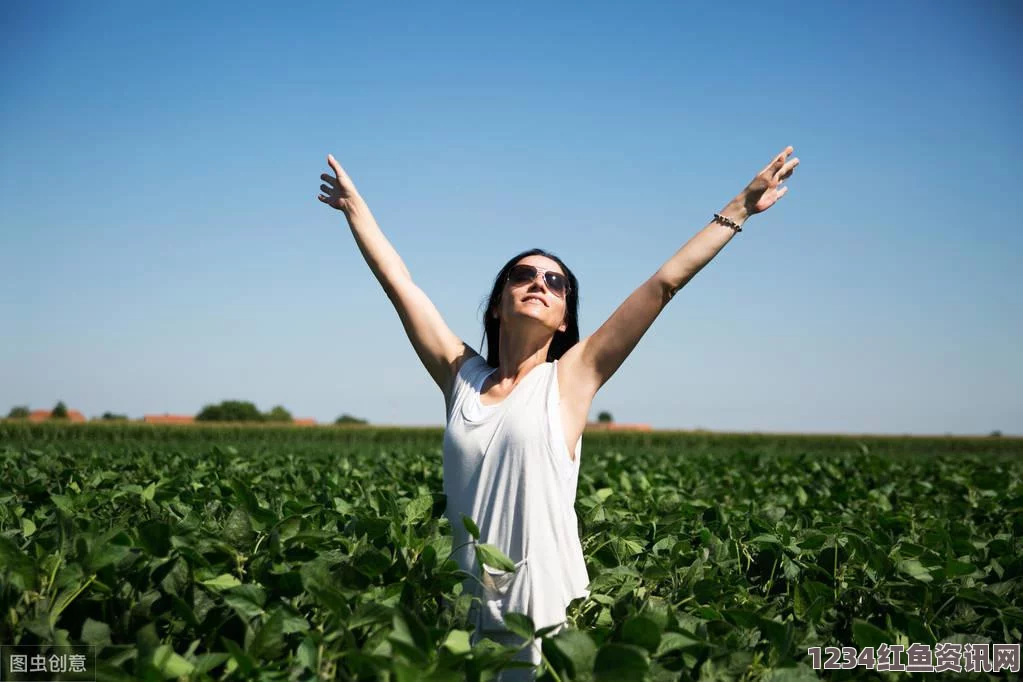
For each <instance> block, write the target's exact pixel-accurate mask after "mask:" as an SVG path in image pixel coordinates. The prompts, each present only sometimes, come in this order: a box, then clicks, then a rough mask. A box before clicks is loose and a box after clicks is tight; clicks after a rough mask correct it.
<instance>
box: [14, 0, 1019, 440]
mask: <svg viewBox="0 0 1023 682" xmlns="http://www.w3.org/2000/svg"><path fill="white" fill-rule="evenodd" d="M0 21H2V26H0V28H2V31H3V36H4V40H3V41H2V42H0V88H2V91H3V95H2V96H0V199H2V201H0V325H2V333H0V412H2V413H3V414H6V412H7V411H8V410H9V409H10V408H11V407H12V406H15V405H22V404H27V405H29V406H30V407H32V408H33V409H38V408H50V407H52V406H53V405H54V404H55V403H56V402H57V401H58V400H64V401H65V402H66V403H67V405H68V406H69V407H70V408H74V409H79V410H81V411H82V412H83V413H85V414H86V415H87V416H90V417H92V416H98V415H100V414H102V413H103V412H105V411H108V410H109V411H114V412H122V413H126V414H128V415H129V416H131V417H141V416H142V415H143V414H145V413H163V412H170V413H188V414H195V413H196V412H198V411H199V410H200V409H201V408H202V406H203V405H205V404H208V403H214V402H219V401H221V400H225V399H245V400H252V401H254V402H255V403H256V404H257V406H258V407H259V408H260V409H262V410H268V409H270V408H271V407H272V406H273V405H275V404H283V405H284V406H285V407H287V408H288V409H289V410H291V411H292V413H293V414H294V415H295V416H298V417H315V418H316V419H318V420H321V421H326V420H332V419H334V418H336V417H337V416H338V415H340V414H342V413H349V414H353V415H356V416H359V417H363V418H366V419H368V420H370V421H371V422H374V423H379V424H407V425H426V424H433V425H438V426H439V425H441V424H443V421H444V401H443V398H442V396H441V393H440V391H439V390H438V389H437V387H436V386H435V385H434V384H433V382H432V380H431V379H430V377H429V375H428V374H427V372H426V370H425V369H424V368H423V367H422V365H421V364H420V362H419V359H418V357H417V356H416V354H415V351H414V350H413V349H412V346H411V344H410V343H409V341H408V339H407V338H406V336H405V333H404V330H403V329H402V326H401V322H400V320H399V318H398V316H397V314H396V313H395V311H394V309H393V308H392V307H391V304H390V302H389V301H388V299H387V297H386V296H385V294H384V292H383V291H382V290H381V288H380V287H379V285H378V284H377V282H376V280H375V279H374V277H373V275H372V273H371V272H370V270H369V267H368V266H367V265H366V263H365V261H364V260H363V258H362V256H361V254H360V253H359V250H358V248H357V246H356V244H355V241H354V239H353V237H352V234H351V231H350V229H349V228H348V225H347V223H346V222H345V220H344V217H343V215H342V214H340V213H338V212H336V211H334V210H332V209H329V208H328V207H326V206H325V205H323V204H321V203H320V202H319V201H317V200H316V195H317V194H318V193H319V184H320V180H319V174H320V173H321V172H324V171H326V170H327V166H326V161H325V156H326V154H327V153H328V152H331V153H333V154H334V155H335V156H336V157H337V158H338V159H339V160H340V162H341V163H342V165H343V166H344V167H345V169H346V170H347V171H348V172H349V174H350V175H351V176H352V178H353V180H354V181H355V183H356V185H357V187H358V188H359V190H360V192H361V193H362V194H363V196H364V197H365V198H366V200H367V202H368V203H369V205H370V206H371V208H372V210H373V211H374V213H375V215H376V217H377V219H378V221H379V223H380V226H381V228H382V229H383V231H384V233H385V234H386V235H387V237H388V238H389V239H390V240H391V243H392V244H394V246H395V248H396V249H397V250H398V252H399V253H400V254H401V255H402V257H403V258H404V260H405V263H406V264H407V266H408V268H409V270H410V271H411V273H412V275H413V277H414V279H415V280H416V282H417V283H418V284H419V286H420V287H421V288H422V289H423V290H424V291H425V292H426V293H427V294H428V295H429V296H430V298H431V300H432V301H433V302H434V304H435V305H436V306H437V308H438V309H439V310H440V312H441V314H442V315H443V316H444V318H445V320H446V321H447V323H448V325H449V326H450V327H451V329H452V330H453V331H454V332H455V333H456V334H457V335H458V336H460V337H461V338H462V339H464V340H465V341H467V342H468V343H469V344H470V345H472V346H473V347H475V348H477V350H481V349H480V347H479V345H480V341H481V337H482V319H483V318H482V314H481V309H480V307H481V303H482V301H483V300H484V298H485V296H486V295H487V293H488V292H489V289H490V286H491V284H492V282H493V278H494V276H495V275H496V273H497V271H498V269H499V268H500V267H501V265H502V264H503V263H504V262H505V260H506V259H508V258H510V257H511V256H512V255H514V254H515V253H518V252H519V251H521V250H524V249H528V248H532V247H535V246H539V247H541V248H545V249H547V250H550V251H552V252H554V253H556V254H558V255H559V256H560V257H561V258H563V259H564V260H565V261H566V263H567V264H568V266H569V267H570V268H572V269H573V271H574V272H575V273H576V275H577V276H578V278H579V281H580V290H581V291H580V294H581V299H580V311H579V312H580V332H581V334H582V335H583V336H586V335H588V334H591V333H593V332H594V331H595V330H596V329H597V328H598V327H599V326H600V325H601V324H602V323H603V322H604V320H606V319H607V317H608V316H609V315H610V314H611V313H612V312H613V311H614V310H615V308H617V307H618V305H619V304H620V303H621V302H622V301H623V300H625V298H626V297H627V296H628V295H629V294H630V293H631V292H632V291H633V290H634V289H635V288H636V287H637V286H639V285H640V284H641V283H642V282H643V281H644V280H646V279H647V278H648V277H649V276H650V275H652V274H653V273H654V272H655V271H656V270H657V269H658V268H659V267H660V266H661V265H662V264H663V263H664V262H665V261H666V260H668V259H669V258H670V257H671V256H672V255H673V254H674V253H675V252H676V251H677V250H678V249H679V248H680V247H681V246H682V245H683V244H684V243H685V242H686V241H687V240H688V239H689V238H690V237H691V236H692V235H693V234H695V233H696V232H697V231H699V230H700V229H701V228H702V227H703V226H704V225H705V224H706V222H707V221H708V220H709V219H710V217H711V214H712V213H713V212H715V211H717V210H719V209H720V208H721V207H722V206H723V205H724V203H725V202H727V201H728V200H729V199H730V198H731V197H733V196H734V195H735V194H736V193H737V192H739V191H740V190H741V189H742V188H743V187H744V186H745V184H746V183H747V182H748V181H749V180H750V179H751V178H752V176H753V175H754V174H755V173H756V172H757V171H758V170H759V169H760V168H761V167H763V165H764V164H765V163H767V161H769V160H770V158H771V156H772V155H773V154H775V153H777V152H778V151H779V150H780V149H782V148H783V147H784V146H785V145H789V144H791V145H793V146H794V147H795V156H798V157H799V159H800V166H799V169H798V170H797V171H796V173H795V175H794V176H793V177H792V178H791V179H790V180H789V182H788V184H789V186H790V189H789V192H788V194H787V195H786V196H785V197H784V198H783V199H782V200H781V202H780V203H779V204H778V205H776V206H775V207H773V208H772V209H770V210H769V211H768V212H766V213H764V214H762V215H759V216H755V217H754V218H752V219H751V220H750V221H749V222H748V223H747V226H746V227H745V228H744V230H743V232H742V233H741V234H739V235H737V236H736V237H735V238H733V239H732V241H731V242H730V243H729V244H728V245H727V246H726V247H725V248H724V250H723V251H722V252H721V253H720V254H719V255H718V256H717V258H715V259H714V260H713V261H712V262H711V263H710V264H708V265H707V267H706V268H704V269H703V270H702V271H701V272H700V273H699V274H698V275H697V276H696V277H695V279H693V280H692V281H691V282H690V283H689V284H688V285H687V286H686V287H685V288H684V289H683V290H682V291H681V292H679V294H678V295H677V296H676V297H675V298H674V300H673V301H672V302H671V303H670V305H669V306H668V307H667V308H666V309H665V310H664V312H662V313H661V315H660V317H659V318H658V319H657V320H656V321H655V323H654V324H653V326H652V327H651V328H650V329H649V330H648V331H647V333H646V335H645V336H644V337H643V339H642V340H641V341H640V343H639V345H638V346H637V348H636V350H635V351H633V353H632V355H631V356H630V357H629V358H628V359H627V360H626V361H625V364H624V365H622V367H621V368H620V369H619V370H618V372H617V374H616V375H615V376H614V377H613V378H612V379H611V381H610V382H608V384H606V385H605V386H604V387H603V389H602V390H601V391H600V393H598V395H597V396H596V399H595V400H594V403H593V407H592V411H591V415H590V417H591V419H595V418H596V415H597V413H598V412H599V411H602V410H608V411H610V412H611V413H612V414H613V415H614V418H615V420H616V421H619V422H646V423H649V424H652V425H653V426H654V427H656V428H694V427H703V428H708V429H718V430H743V431H746V430H761V431H806V432H847V433H935V434H941V433H946V432H951V433H964V434H965V433H981V434H986V433H988V432H989V431H991V430H994V429H1000V430H1001V431H1002V432H1003V433H1006V434H1011V433H1015V434H1020V433H1023V397H1021V396H1023V391H1021V390H1020V387H1021V386H1023V359H1021V356H1020V350H1019V349H1020V347H1021V343H1020V342H1021V340H1023V314H1021V312H1023V310H1021V306H1020V303H1019V295H1020V292H1021V290H1023V268H1021V264H1023V258H1021V256H1023V235H1021V226H1020V222H1019V218H1018V197H1019V194H1020V180H1021V179H1023V173H1021V170H1023V162H1021V158H1023V142H1021V135H1020V121H1021V120H1023V97H1021V81H1020V77H1019V76H1020V70H1019V69H1020V64H1023V58H1021V57H1023V55H1021V48H1020V47H1019V45H1020V43H1019V41H1018V36H1019V33H1020V29H1021V27H1023V10H1021V9H1020V4H1019V3H1017V2H989V1H985V2H980V3H965V2H899V3H888V2H856V3H810V2H804V3H780V4H779V3H762V2H757V3H748V4H742V5H735V6H731V7H717V6H715V7H714V8H711V7H710V5H709V4H708V3H696V4H686V3H663V4H662V3H652V4H634V3H614V4H611V3H607V4H603V3H596V2H589V3H579V4H577V5H574V6H572V7H567V6H561V7H556V8H552V7H550V6H548V4H547V3H535V4H526V3H500V4H494V3H487V4H486V6H482V5H475V4H469V3H429V4H425V5H424V4H421V3H415V4H414V3H389V4H388V6H386V7H384V6H382V4H379V3H345V4H342V3H336V2H330V3H327V2H324V3H321V4H315V3H302V4H300V5H294V6H290V5H286V4H283V3H268V2H267V3H239V4H235V5H230V6H229V5H228V4H226V3H198V2H194V3H137V2H124V3H111V2H98V3H80V2H67V3H42V2H40V3H35V2H22V1H19V2H5V3H3V4H2V5H0ZM1014 122H1015V123H1014Z"/></svg>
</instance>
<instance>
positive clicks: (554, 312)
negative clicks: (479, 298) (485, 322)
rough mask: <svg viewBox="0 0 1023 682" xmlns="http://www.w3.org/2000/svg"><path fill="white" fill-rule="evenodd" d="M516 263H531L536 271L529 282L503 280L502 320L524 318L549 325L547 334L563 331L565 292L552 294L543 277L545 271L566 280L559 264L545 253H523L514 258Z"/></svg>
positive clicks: (566, 306) (566, 307) (564, 326)
mask: <svg viewBox="0 0 1023 682" xmlns="http://www.w3.org/2000/svg"><path fill="white" fill-rule="evenodd" d="M516 265H532V266H533V267H535V268H537V269H538V270H539V272H538V273H537V274H536V276H535V277H534V278H533V279H532V280H531V281H529V282H522V283H515V282H512V281H510V280H508V279H506V280H505V284H504V291H503V292H502V296H501V315H502V319H503V320H509V319H511V318H512V317H528V318H532V319H535V320H538V321H540V322H542V323H543V324H544V325H545V326H547V327H549V328H550V330H551V333H553V332H555V331H565V329H566V328H567V326H566V325H565V324H564V319H565V311H566V310H567V309H568V301H567V296H568V292H567V291H565V292H563V293H562V294H560V295H559V294H555V293H554V292H553V291H551V289H550V286H549V285H548V284H547V281H546V280H545V279H544V276H543V273H545V272H546V271H550V272H556V273H558V274H560V275H561V276H562V277H563V278H564V279H565V281H566V284H567V281H568V277H567V276H566V275H565V273H564V271H563V270H562V269H561V266H560V265H558V263H557V261H555V260H551V259H550V258H547V257H546V256H539V255H534V256H526V257H525V258H523V259H522V260H520V261H518V263H516Z"/></svg>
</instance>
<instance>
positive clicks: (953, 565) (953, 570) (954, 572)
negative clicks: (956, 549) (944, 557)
mask: <svg viewBox="0 0 1023 682" xmlns="http://www.w3.org/2000/svg"><path fill="white" fill-rule="evenodd" d="M976 570H977V567H976V566H974V565H973V564H970V563H966V562H965V561H958V560H956V559H950V560H949V561H948V562H947V563H946V564H945V575H947V576H948V577H950V578H953V577H959V576H963V575H970V574H971V573H973V572H974V571H976Z"/></svg>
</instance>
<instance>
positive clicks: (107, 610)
mask: <svg viewBox="0 0 1023 682" xmlns="http://www.w3.org/2000/svg"><path fill="white" fill-rule="evenodd" d="M440 446H441V431H440V430H439V429H437V430H428V429H423V430H398V429H367V428H351V429H344V428H287V427H258V428H243V427H227V426H225V427H200V426H196V427H174V426H151V425H107V424H85V425H53V424H22V423H13V422H5V423H0V611H2V620H0V645H26V644H33V645H36V644H57V645H65V644H92V645H95V647H96V648H95V650H94V651H95V652H96V656H97V659H98V679H101V680H104V679H107V680H120V679H138V678H144V679H154V680H162V679H169V678H177V677H184V678H186V679H188V678H191V679H227V678H230V679H264V680H288V679H314V678H316V677H317V676H318V675H319V676H321V677H322V678H325V679H342V680H344V679H366V680H370V679H392V680H403V681H404V680H426V679H429V680H462V679H470V680H485V679H489V677H490V676H492V675H493V674H494V672H495V671H496V670H498V669H500V668H501V667H502V666H505V665H507V664H508V661H509V660H510V657H511V654H512V653H513V652H512V651H511V650H505V649H503V648H501V647H500V646H498V645H496V644H492V643H490V642H488V641H484V642H482V643H480V644H478V645H476V646H475V647H470V645H469V642H470V638H469V632H468V630H467V624H466V615H467V612H468V606H469V605H468V603H467V599H466V597H465V596H464V595H463V596H461V597H460V596H459V592H460V590H461V581H462V578H461V576H460V575H458V574H457V573H456V567H455V565H454V562H453V561H449V560H448V556H449V554H450V552H451V549H452V547H451V531H450V528H449V526H448V523H447V520H446V519H445V517H444V516H443V511H444V497H443V495H442V493H441V491H442V481H441V450H440ZM576 509H577V514H578V517H579V521H580V524H581V538H582V541H583V549H584V553H585V555H586V562H587V568H588V573H589V576H590V579H591V583H590V590H591V592H592V594H591V597H590V598H589V599H586V600H577V601H576V602H573V604H572V606H571V608H570V610H569V623H570V626H571V627H570V628H569V629H567V630H566V631H564V632H562V633H560V634H558V635H556V636H551V635H550V634H545V638H544V642H543V651H544V657H545V666H546V667H545V672H544V673H543V676H544V679H549V680H569V679H608V680H633V679H635V680H640V679H651V680H679V679H682V680H695V679H700V680H725V679H749V680H760V679H807V680H810V679H818V678H819V677H820V676H822V674H824V673H827V676H828V677H830V678H831V679H854V678H855V679H862V678H870V677H873V678H875V679H896V676H897V675H902V677H903V678H908V677H914V678H917V679H919V678H921V677H924V678H928V677H931V675H923V676H921V675H920V674H913V673H887V672H886V673H877V672H874V671H867V670H865V669H854V670H829V671H815V670H813V669H812V668H811V667H810V658H809V657H808V655H807V649H808V648H809V647H813V646H838V647H866V646H876V645H879V644H880V643H889V644H899V643H902V644H905V645H908V644H909V643H913V642H922V643H925V644H929V645H931V646H934V645H935V644H936V643H938V642H957V643H968V642H973V643H991V644H994V643H1018V642H1020V640H1021V639H1023V582H1021V581H1023V538H1021V537H1020V536H1021V535H1023V441H1020V440H1012V439H1005V438H977V439H944V438H935V439H921V438H866V437H841V438H839V437H833V438H828V437H810V436H804V437H798V436H791V437H789V436H786V437H768V436H755V435H750V436H740V435H734V436H724V435H686V434H663V433H642V434H619V433H593V434H590V433H587V434H586V436H585V437H584V445H583V455H582V464H581V473H580V480H579V493H578V498H577V503H576ZM519 625H520V627H522V628H526V629H528V628H529V627H530V626H529V624H528V623H526V622H524V621H523V622H521V623H520V624H519ZM939 675H941V676H942V677H944V675H942V674H941V673H936V674H934V675H933V676H934V677H937V676H939ZM1003 675H1004V673H1002V674H1000V675H998V676H992V677H997V678H998V679H1004V677H1003ZM952 677H955V678H956V679H964V678H966V679H987V677H985V676H983V675H981V674H972V675H966V674H954V675H951V676H949V678H950V679H951V678H952Z"/></svg>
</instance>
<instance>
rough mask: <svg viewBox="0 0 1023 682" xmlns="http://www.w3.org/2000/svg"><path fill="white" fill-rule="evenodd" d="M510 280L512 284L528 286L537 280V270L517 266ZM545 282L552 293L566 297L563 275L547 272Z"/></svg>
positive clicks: (530, 266)
mask: <svg viewBox="0 0 1023 682" xmlns="http://www.w3.org/2000/svg"><path fill="white" fill-rule="evenodd" d="M508 279H509V280H510V281H511V283H512V284H527V283H529V282H532V281H533V280H534V279H536V268H534V267H533V266H532V265H516V266H515V267H513V268H512V269H511V272H510V273H509V275H508ZM543 280H544V283H545V284H546V285H547V288H548V289H550V290H551V292H552V293H554V294H556V295H558V296H564V295H565V289H566V288H567V284H566V281H565V277H564V276H563V275H560V274H558V273H556V272H545V273H544V276H543Z"/></svg>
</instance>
